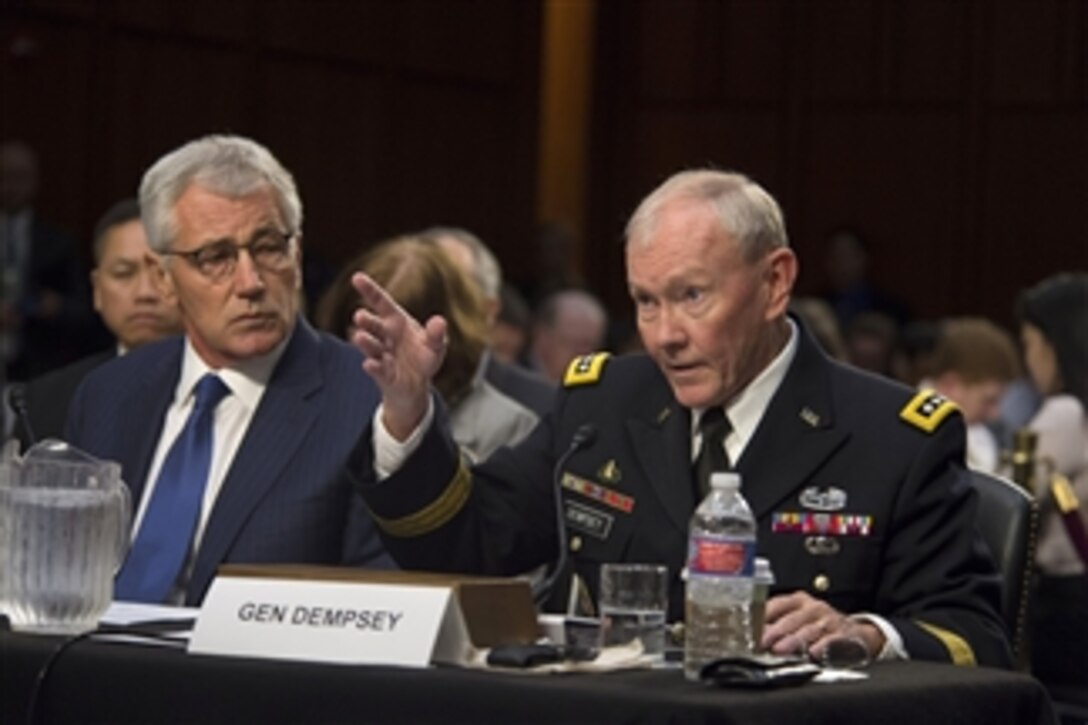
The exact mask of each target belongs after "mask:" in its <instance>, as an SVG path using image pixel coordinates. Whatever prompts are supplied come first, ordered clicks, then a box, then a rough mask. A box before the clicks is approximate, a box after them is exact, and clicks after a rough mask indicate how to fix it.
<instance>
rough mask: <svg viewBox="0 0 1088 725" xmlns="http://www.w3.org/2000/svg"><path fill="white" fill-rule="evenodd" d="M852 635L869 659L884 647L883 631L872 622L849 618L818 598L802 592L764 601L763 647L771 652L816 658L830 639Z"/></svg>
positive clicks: (850, 636) (873, 657)
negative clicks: (804, 652)
mask: <svg viewBox="0 0 1088 725" xmlns="http://www.w3.org/2000/svg"><path fill="white" fill-rule="evenodd" d="M839 638H855V639H858V640H860V641H861V642H863V643H864V644H865V648H866V649H867V650H868V651H869V659H875V658H876V656H877V655H878V654H879V653H880V650H881V649H882V648H883V647H884V634H883V632H881V631H880V629H879V628H877V627H876V625H874V624H872V623H870V622H866V621H864V620H858V619H850V618H848V617H846V616H845V615H844V614H843V613H842V612H840V611H838V610H837V609H835V608H833V607H832V606H831V605H830V604H828V603H827V602H825V601H823V600H822V599H816V598H815V597H813V596H811V595H809V594H808V593H806V592H793V593H792V594H785V595H780V596H777V597H771V598H770V599H768V600H767V621H766V625H765V626H764V629H763V642H762V644H763V647H764V648H765V649H767V650H769V651H771V652H773V653H775V654H780V655H787V654H796V653H797V652H799V651H802V650H804V651H806V652H807V653H808V654H809V656H811V657H813V658H815V659H819V658H820V656H821V655H822V654H823V652H824V649H825V648H826V647H827V645H828V643H829V642H830V641H831V640H833V639H839Z"/></svg>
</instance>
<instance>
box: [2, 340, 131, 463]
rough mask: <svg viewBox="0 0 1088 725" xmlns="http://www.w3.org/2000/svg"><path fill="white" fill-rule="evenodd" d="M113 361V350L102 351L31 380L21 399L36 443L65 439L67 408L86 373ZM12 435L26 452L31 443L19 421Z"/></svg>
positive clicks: (114, 350) (115, 353)
mask: <svg viewBox="0 0 1088 725" xmlns="http://www.w3.org/2000/svg"><path fill="white" fill-rule="evenodd" d="M115 357H117V351H116V349H113V350H104V351H102V352H100V353H96V354H94V355H91V356H89V357H85V358H83V359H82V360H77V361H76V362H74V363H72V364H71V365H66V366H65V367H63V368H61V369H60V370H54V371H53V372H51V373H46V374H45V375H42V376H40V377H37V378H34V379H33V380H31V381H30V382H29V383H27V384H26V387H25V389H24V390H25V392H24V393H23V396H24V397H23V399H24V401H25V402H26V413H27V418H28V419H29V421H30V427H31V428H32V429H33V432H34V438H35V440H38V441H40V440H44V439H46V438H60V437H61V436H63V435H64V421H65V419H66V418H67V417H68V407H69V405H70V404H71V402H72V397H73V396H75V394H76V388H78V387H79V384H80V383H82V382H83V378H85V377H87V374H88V373H90V372H91V371H92V370H94V369H95V368H97V367H98V366H99V365H102V364H103V363H107V362H109V361H110V360H112V359H114V358H115ZM15 433H16V437H17V438H18V439H19V442H20V443H21V444H22V447H23V448H22V449H23V450H24V451H25V450H26V449H27V447H28V446H29V445H30V444H31V441H30V439H29V437H28V435H27V432H26V430H25V429H24V427H23V425H22V424H21V422H20V421H16V424H15Z"/></svg>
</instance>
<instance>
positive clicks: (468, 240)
mask: <svg viewBox="0 0 1088 725" xmlns="http://www.w3.org/2000/svg"><path fill="white" fill-rule="evenodd" d="M420 236H423V237H427V238H428V239H431V240H433V241H435V242H437V241H438V240H440V239H442V238H449V239H452V240H454V241H455V242H457V243H458V244H460V245H462V246H464V247H465V248H466V249H468V250H469V252H470V253H471V254H472V270H470V271H471V272H472V279H473V280H475V282H476V284H478V285H479V286H480V291H481V292H482V293H483V295H484V297H485V298H487V299H489V300H497V299H499V298H500V296H501V295H502V267H501V266H500V265H499V260H497V259H495V255H494V254H492V253H491V250H490V249H488V248H487V245H486V244H484V242H483V240H482V239H480V238H479V237H478V236H476V235H475V234H473V233H472V232H470V231H469V230H467V229H462V228H461V227H442V226H436V227H430V228H428V229H424V230H423V231H422V232H420Z"/></svg>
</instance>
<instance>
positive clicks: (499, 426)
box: [317, 235, 539, 462]
mask: <svg viewBox="0 0 1088 725" xmlns="http://www.w3.org/2000/svg"><path fill="white" fill-rule="evenodd" d="M356 270H361V271H363V272H365V273H366V274H367V275H369V276H370V277H371V278H372V279H373V280H374V281H375V282H377V283H378V284H380V285H381V286H382V287H384V288H385V290H386V291H387V292H388V293H389V295H390V296H391V297H392V298H393V299H394V300H395V301H396V303H397V304H399V305H400V306H401V307H403V308H404V309H405V311H407V312H408V314H410V315H411V316H412V317H414V318H415V319H416V320H418V321H419V322H420V323H421V324H422V323H425V322H426V321H427V320H428V319H429V318H430V317H432V316H434V315H441V316H442V317H444V318H445V319H446V322H447V325H448V326H447V334H448V335H449V346H448V347H447V349H446V358H445V360H444V361H443V362H442V367H441V368H440V369H439V371H438V374H437V375H436V376H435V378H434V385H435V388H436V389H437V390H438V393H439V395H440V396H441V397H442V400H443V402H444V403H445V404H446V408H447V412H448V415H449V421H450V428H451V430H452V432H453V438H454V440H455V441H456V442H457V444H458V445H459V446H460V447H461V449H462V451H464V452H465V453H466V454H468V456H469V458H470V459H472V461H474V462H475V461H481V460H484V459H486V458H487V457H488V456H490V455H491V454H492V453H493V452H494V451H495V450H496V449H498V448H500V447H501V446H504V445H514V444H515V443H517V442H519V441H520V440H521V439H523V438H524V437H525V436H527V435H528V434H529V432H530V431H531V430H532V429H533V428H534V427H535V426H536V423H537V420H538V419H539V416H537V414H536V413H534V412H533V411H532V410H530V409H529V408H527V407H525V405H523V404H522V403H519V402H518V401H516V400H514V399H513V398H511V397H509V396H507V395H505V394H503V393H502V392H500V391H499V390H498V389H497V388H495V387H494V386H492V385H491V384H490V383H489V382H487V381H486V380H485V379H484V376H483V370H484V361H485V356H484V352H485V350H486V349H487V343H488V327H487V315H486V309H485V306H484V302H483V298H482V297H481V296H480V294H479V293H478V292H477V290H476V288H475V287H474V286H473V284H472V282H471V280H469V279H468V278H466V277H465V276H464V272H462V271H461V269H460V268H459V267H458V266H457V265H456V264H455V263H454V262H453V260H451V259H450V258H449V257H448V256H447V255H446V252H444V251H443V250H442V249H441V247H439V246H438V245H437V244H435V243H434V242H433V241H431V240H430V239H427V238H424V237H419V236H411V235H408V236H402V237H396V238H394V239H390V240H388V241H386V242H383V243H382V244H379V245H378V246H377V247H374V248H373V249H370V250H368V251H366V252H364V253H363V254H361V255H359V256H358V257H356V258H355V259H353V260H352V261H351V262H349V263H348V264H347V266H346V267H345V268H344V271H343V272H342V273H341V274H340V275H339V277H338V278H337V279H336V281H335V282H334V283H333V285H332V287H330V289H329V291H328V292H327V293H326V295H325V297H324V298H323V299H322V301H321V303H320V305H319V306H318V310H317V325H318V327H320V328H322V329H324V330H326V331H328V332H331V333H332V334H334V335H340V336H342V337H343V338H344V339H349V340H350V338H351V332H352V316H353V314H354V312H355V310H356V309H357V308H358V307H359V304H360V301H359V297H358V295H357V294H356V292H355V289H354V288H353V287H352V286H351V275H352V274H353V273H354V272H355V271H356Z"/></svg>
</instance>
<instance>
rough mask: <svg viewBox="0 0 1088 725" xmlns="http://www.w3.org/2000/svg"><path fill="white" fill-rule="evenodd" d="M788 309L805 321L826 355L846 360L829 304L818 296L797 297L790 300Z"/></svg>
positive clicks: (836, 319) (843, 343) (844, 344)
mask: <svg viewBox="0 0 1088 725" xmlns="http://www.w3.org/2000/svg"><path fill="white" fill-rule="evenodd" d="M790 311H791V312H793V314H795V315H797V316H798V317H800V318H801V319H802V320H804V321H805V324H806V325H808V329H809V332H811V333H812V336H813V337H815V338H816V342H818V343H820V347H822V348H823V350H824V352H826V353H827V355H828V357H830V358H833V359H835V360H841V361H844V362H845V361H846V342H845V341H844V340H843V339H842V330H841V329H839V320H838V318H837V317H835V312H834V310H832V309H831V305H829V304H828V303H827V302H826V301H825V300H822V299H820V298H819V297H797V298H795V299H793V300H791V301H790Z"/></svg>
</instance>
